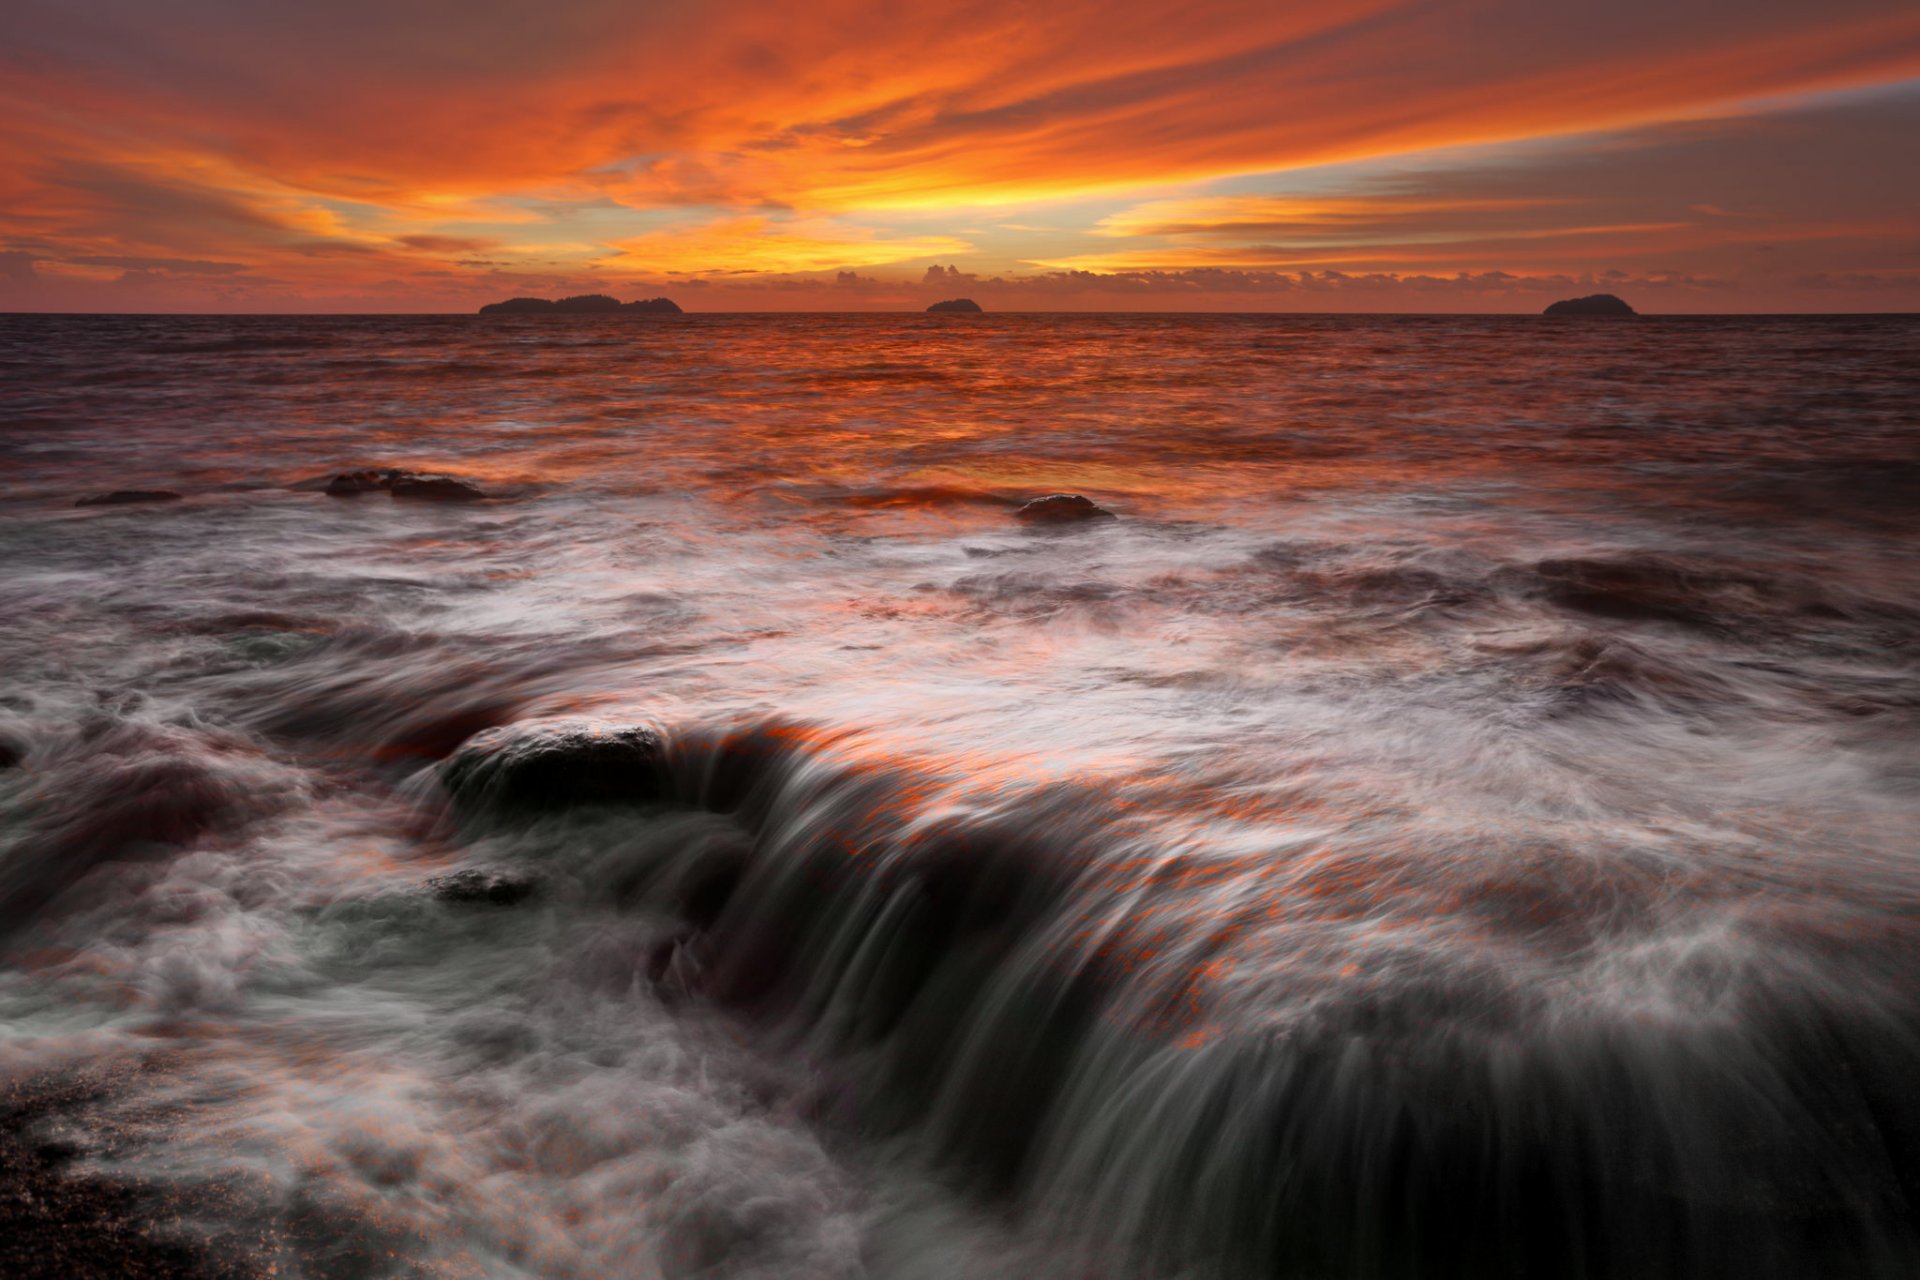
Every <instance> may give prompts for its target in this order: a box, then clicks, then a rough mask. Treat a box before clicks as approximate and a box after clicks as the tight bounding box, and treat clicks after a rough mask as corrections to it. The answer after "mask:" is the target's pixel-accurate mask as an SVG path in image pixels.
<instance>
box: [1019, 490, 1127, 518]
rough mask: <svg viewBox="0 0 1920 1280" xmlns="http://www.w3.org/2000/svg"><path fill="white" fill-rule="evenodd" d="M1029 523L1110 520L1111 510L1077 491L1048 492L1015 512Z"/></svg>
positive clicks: (1111, 516)
mask: <svg viewBox="0 0 1920 1280" xmlns="http://www.w3.org/2000/svg"><path fill="white" fill-rule="evenodd" d="M1015 514H1016V515H1018V516H1019V517H1020V519H1022V520H1025V521H1027V522H1028V523H1029V524H1071V523H1073V522H1075V521H1079V520H1111V519H1113V518H1114V516H1113V512H1111V511H1108V510H1107V509H1106V508H1105V507H1102V506H1098V505H1096V504H1095V503H1094V501H1093V500H1092V499H1091V498H1084V497H1082V496H1080V495H1079V494H1077V493H1049V494H1047V495H1046V496H1045V497H1040V498H1034V499H1031V500H1030V501H1028V502H1026V503H1025V504H1024V505H1022V506H1021V508H1020V510H1019V511H1017V512H1016V513H1015Z"/></svg>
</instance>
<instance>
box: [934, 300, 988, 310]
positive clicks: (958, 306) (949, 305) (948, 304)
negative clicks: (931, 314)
mask: <svg viewBox="0 0 1920 1280" xmlns="http://www.w3.org/2000/svg"><path fill="white" fill-rule="evenodd" d="M980 309H981V308H980V304H979V303H977V302H975V301H974V300H973V299H972V298H948V299H947V300H946V301H945V302H936V303H934V304H933V305H932V306H930V307H928V308H927V310H929V311H966V312H975V311H979V310H980Z"/></svg>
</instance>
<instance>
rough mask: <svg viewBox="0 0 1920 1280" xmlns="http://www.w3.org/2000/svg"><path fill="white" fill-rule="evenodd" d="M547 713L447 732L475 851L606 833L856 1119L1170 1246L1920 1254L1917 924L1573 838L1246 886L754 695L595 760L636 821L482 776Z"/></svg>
mask: <svg viewBox="0 0 1920 1280" xmlns="http://www.w3.org/2000/svg"><path fill="white" fill-rule="evenodd" d="M589 732H591V731H589ZM551 734H552V731H551V730H550V729H549V728H546V727H543V726H539V725H530V726H527V727H525V728H524V729H522V730H518V731H509V732H506V733H496V734H494V735H490V736H488V737H487V738H485V739H483V740H481V741H480V742H479V743H477V744H475V745H474V746H472V747H471V748H469V749H466V750H464V751H463V753H460V754H456V756H455V757H454V762H453V763H452V764H450V765H448V766H446V767H445V768H443V770H442V771H441V774H440V775H439V776H441V777H442V778H444V780H445V783H446V786H447V787H449V788H451V791H452V805H453V807H452V808H451V809H449V810H447V817H446V820H447V821H450V822H453V823H454V824H455V826H456V828H457V829H458V830H460V831H463V832H464V833H465V834H466V836H467V837H468V838H469V839H482V838H485V839H494V840H496V841H497V839H498V837H497V836H492V835H489V833H498V832H501V831H504V830H512V829H515V828H516V826H518V827H520V828H521V829H524V828H525V827H526V825H527V824H531V825H532V826H533V827H534V828H537V829H540V830H542V831H544V832H545V833H546V835H545V839H544V840H543V841H542V842H540V847H542V848H545V849H548V850H549V856H559V857H564V856H565V855H559V854H553V853H552V852H551V851H552V850H553V849H555V848H556V847H564V842H561V845H560V846H556V844H555V840H556V839H557V837H556V834H555V833H556V830H557V829H556V828H555V827H554V824H555V823H560V824H562V826H563V827H564V824H565V823H567V822H569V821H576V820H577V821H589V820H590V821H594V822H602V823H615V824H617V825H618V826H619V828H620V829H621V830H623V831H625V832H626V833H627V835H626V836H625V837H624V838H621V839H610V838H609V839H600V840H591V839H590V840H586V841H584V844H583V847H584V846H592V847H593V848H594V849H595V850H597V851H596V852H594V853H592V854H590V855H581V860H580V861H579V862H578V863H577V864H576V865H574V866H573V867H572V868H571V869H570V873H571V874H573V875H576V876H578V877H580V879H581V882H582V884H583V885H584V886H585V887H586V889H585V891H587V892H589V893H598V894H601V895H604V896H605V897H606V898H609V899H611V900H613V901H615V902H617V903H619V904H620V905H621V906H622V907H623V908H624V909H627V910H644V911H649V912H660V913H665V914H667V915H668V916H670V917H672V918H673V919H675V920H677V921H678V922H679V925H678V927H677V928H676V929H674V930H672V931H669V932H668V933H667V934H665V935H663V939H662V941H661V942H660V943H659V944H658V945H657V946H656V948H655V950H654V951H653V953H652V954H650V956H649V957H648V959H647V961H646V969H647V972H648V973H649V975H650V976H651V977H652V979H653V980H655V981H656V982H659V983H662V984H671V985H672V986H673V987H674V988H675V990H676V991H677V992H678V993H679V994H680V995H681V996H682V997H688V996H691V997H698V998H703V999H708V1000H713V1001H717V1002H719V1003H721V1004H723V1005H726V1006H728V1007H731V1008H733V1009H735V1010H736V1011H738V1012H740V1013H742V1014H743V1015H745V1016H748V1017H749V1018H750V1019H752V1020H753V1021H754V1022H755V1023H756V1024H757V1025H759V1026H760V1027H761V1028H762V1030H763V1033H764V1034H765V1035H766V1036H767V1037H769V1039H770V1040H771V1041H773V1042H774V1043H775V1044H781V1045H785V1046H786V1047H787V1048H788V1049H790V1050H793V1051H804V1052H806V1053H809V1054H813V1055H818V1056H819V1057H820V1058H821V1059H822V1060H826V1061H831V1062H833V1063H834V1064H836V1066H835V1070H836V1072H838V1073H839V1075H840V1077H841V1084H842V1087H841V1089H840V1091H839V1092H840V1096H842V1097H843V1098H844V1099H845V1102H844V1103H843V1104H842V1105H841V1107H840V1108H839V1109H838V1113H837V1114H836V1115H834V1116H833V1117H832V1118H834V1119H836V1120H837V1121H839V1122H840V1123H843V1124H849V1125H852V1126H855V1127H857V1128H859V1129H862V1130H865V1131H868V1132H874V1133H885V1134H895V1135H906V1136H908V1137H910V1138H911V1140H912V1141H913V1142H914V1143H915V1144H916V1145H918V1146H919V1147H920V1149H922V1150H923V1151H924V1152H925V1153H926V1154H927V1155H928V1156H929V1157H930V1158H932V1159H933V1160H935V1161H936V1162H938V1163H939V1164H941V1165H942V1166H944V1167H947V1168H949V1169H951V1170H953V1171H956V1172H958V1173H960V1174H962V1175H964V1176H966V1177H968V1178H970V1179H971V1180H972V1181H973V1182H974V1184H975V1185H976V1187H977V1188H978V1189H979V1190H980V1191H981V1192H982V1193H983V1194H987V1195H990V1196H995V1197H1000V1198H1003V1199H1004V1200H1005V1201H1006V1202H1007V1203H1009V1204H1011V1205H1013V1206H1015V1207H1017V1208H1019V1209H1020V1210H1021V1211H1023V1212H1026V1213H1029V1214H1034V1215H1052V1216H1055V1217H1058V1218H1060V1219H1062V1220H1063V1221H1067V1222H1071V1223H1073V1224H1075V1225H1076V1226H1077V1227H1078V1228H1079V1229H1081V1230H1084V1231H1085V1232H1086V1233H1088V1234H1089V1235H1100V1236H1104V1237H1106V1238H1109V1239H1118V1240H1123V1241H1125V1242H1127V1243H1128V1244H1129V1245H1130V1246H1131V1247H1132V1248H1133V1249H1134V1250H1135V1251H1137V1252H1138V1254H1139V1255H1140V1256H1142V1257H1145V1258H1149V1259H1153V1260H1155V1261H1156V1263H1157V1264H1158V1265H1164V1266H1166V1267H1180V1266H1185V1267H1192V1268H1198V1269H1199V1271H1201V1272H1203V1273H1206V1274H1214V1273H1220V1274H1282V1275H1343V1276H1367V1275H1379V1276H1402V1275H1414V1274H1420V1275H1442V1276H1451V1275H1460V1276H1468V1275H1475V1276H1477V1275H1487V1274H1506V1273H1534V1272H1540V1273H1546V1272H1552V1273H1555V1274H1592V1275H1632V1276H1648V1275H1689V1276H1692V1275H1719V1274H1727V1275H1733V1274H1736V1273H1739V1274H1746V1275H1780V1276H1790V1275H1804V1274H1816V1273H1846V1269H1847V1268H1849V1267H1851V1268H1854V1269H1856V1270H1859V1272H1860V1273H1861V1274H1887V1275H1893V1274H1896V1273H1898V1270H1899V1268H1900V1267H1902V1266H1906V1265H1911V1264H1912V1263H1913V1262H1914V1261H1915V1260H1916V1259H1920V1252H1916V1250H1920V1239H1916V1236H1915V1233H1914V1230H1913V1217H1912V1207H1913V1206H1914V1205H1915V1204H1920V1102H1916V1101H1915V1098H1914V1095H1913V1094H1912V1091H1911V1089H1910V1088H1909V1087H1908V1083H1907V1082H1908V1081H1910V1080H1911V1079H1912V1078H1915V1077H1916V1073H1920V1007H1917V1006H1916V1001H1915V1000H1914V997H1913V994H1912V992H1911V991H1910V990H1909V989H1907V988H1906V987H1905V985H1904V984H1903V982H1902V981H1901V979H1900V977H1899V974H1900V970H1901V963H1900V958H1901V957H1902V956H1903V955H1910V954H1912V947H1913V945H1914V943H1915V941H1916V937H1915V933H1916V928H1915V926H1914V924H1913V922H1912V921H1911V920H1908V921H1906V922H1905V923H1904V924H1892V925H1888V924H1882V925H1881V926H1880V928H1879V930H1878V932H1877V933H1862V934H1859V935H1857V936H1856V935H1854V934H1851V933H1850V932H1849V930H1848V928H1847V927H1846V926H1845V924H1844V919H1845V913H1844V911H1843V910H1841V909H1840V908H1834V907H1832V906H1831V904H1829V905H1828V907H1827V908H1826V909H1828V910H1834V911H1839V912H1840V917H1841V919H1842V923H1841V924H1839V925H1831V924H1830V925H1826V926H1819V927H1816V926H1815V925H1813V924H1812V923H1810V921H1811V919H1812V917H1811V916H1810V915H1808V914H1806V913H1796V912H1794V911H1792V910H1790V909H1789V908H1788V907H1787V906H1786V905H1785V904H1784V903H1783V902H1781V901H1779V900H1775V899H1768V898H1765V897H1764V896H1751V897H1743V896H1742V895H1737V894H1729V895H1725V896H1722V897H1716V894H1715V893H1714V892H1709V891H1704V890H1703V891H1701V892H1699V893H1695V894H1689V893H1682V894H1678V895H1676V894H1675V892H1674V889H1673V886H1672V884H1671V881H1670V878H1669V876H1670V873H1669V872H1668V871H1667V870H1666V869H1665V868H1664V867H1650V866H1636V864H1635V863H1634V862H1633V860H1632V859H1623V860H1621V861H1620V862H1619V863H1618V864H1617V865H1612V864H1606V863H1604V862H1602V863H1596V862H1595V860H1594V857H1593V855H1592V854H1591V853H1582V852H1576V851H1573V850H1546V851H1534V852H1532V853H1530V854H1527V855H1526V857H1525V858H1524V859H1523V865H1521V866H1518V867H1514V866H1511V865H1508V864H1506V863H1504V862H1503V860H1502V859H1501V858H1500V857H1498V856H1493V854H1492V853H1491V852H1490V851H1488V850H1486V849H1471V850H1468V849H1454V850H1447V849H1445V848H1444V847H1441V848H1435V849H1429V850H1413V851H1408V853H1407V854H1406V855H1402V856H1395V854H1394V851H1392V850H1391V849H1389V850H1387V851H1366V850H1362V851H1356V852H1351V853H1349V854H1348V855H1346V856H1345V857H1344V858H1339V857H1331V856H1330V855H1327V856H1323V857H1322V858H1321V859H1320V860H1319V861H1317V862H1316V860H1315V859H1314V858H1311V857H1305V856H1304V855H1301V854H1299V853H1295V854H1292V855H1281V854H1277V853H1276V854H1274V855H1272V856H1271V858H1269V859H1266V860H1264V861H1265V864H1266V865H1265V866H1263V867H1262V868H1261V869H1259V870H1257V871H1253V872H1251V873H1249V871H1248V868H1245V867H1235V866H1232V865H1230V864H1227V865H1223V864H1219V863H1214V862H1210V861H1208V860H1205V859H1195V858H1192V857H1188V856H1181V855H1174V854H1170V853H1168V852H1166V851H1163V850H1157V849H1155V848H1154V847H1152V845H1151V844H1150V843H1143V841H1142V839H1141V838H1140V837H1139V836H1138V835H1137V834H1130V833H1129V832H1128V831H1127V830H1126V828H1125V825H1124V824H1123V823H1121V822H1119V821H1118V820H1117V819H1116V818H1115V817H1114V816H1113V815H1112V814H1111V812H1110V810H1108V809H1107V808H1106V807H1105V806H1103V805H1102V804H1100V803H1099V801H1098V797H1097V796H1094V795H1092V794H1090V793H1088V792H1087V791H1085V790H1083V789H1079V788H1074V787H1056V788H1052V789H1048V790H1043V791H1041V792H1039V793H1036V794H1027V795H1024V796H1021V797H1020V798H1019V799H1018V800H1017V802H1016V801H1013V800H1008V801H1007V802H1006V803H1004V804H1001V805H998V806H996V807H993V808H990V809H987V810H981V809H979V808H972V809H956V808H954V807H953V806H952V805H951V803H950V802H949V801H947V800H944V799H942V797H943V795H945V792H944V791H943V789H942V788H941V786H940V784H939V780H938V779H934V778H930V777H927V776H925V775H923V774H920V773H917V772H916V771H915V770H913V769H910V768H907V767H905V766H902V765H898V764H895V763H891V762H887V761H871V760H863V759H861V758H860V754H859V752H858V751H857V750H855V749H853V748H854V746H855V745H856V744H855V740H851V739H847V738H845V737H841V736H837V735H825V734H822V733H820V732H818V731H815V730H812V729H808V728H806V727H803V726H798V725H793V724H784V723H778V722H770V723H762V724H757V725H752V726H746V727H740V728H733V729H725V730H719V729H708V730H696V731H690V732H683V733H680V734H678V735H675V736H673V737H671V738H670V740H668V741H666V742H665V743H664V744H660V743H659V742H658V740H657V739H649V740H650V741H653V742H655V743H656V745H655V746H653V747H649V748H647V749H645V750H643V751H639V752H638V753H637V754H633V755H632V756H631V757H630V758H628V759H627V760H626V763H625V764H623V765H620V766H618V767H619V768H625V769H628V770H630V771H631V772H630V774H629V777H630V783H631V791H630V793H629V795H628V796H627V797H626V798H628V799H630V800H632V801H633V802H634V803H636V804H640V805H642V806H643V808H644V812H640V813H636V814H634V815H633V816H631V817H627V818H620V817H618V816H617V814H618V811H617V810H609V809H607V807H606V805H605V803H594V804H589V805H587V806H586V807H585V808H583V809H581V810H580V811H579V813H578V814H576V815H575V816H574V818H568V817H565V816H561V817H556V816H555V814H554V812H553V810H552V809H551V808H542V809H539V810H537V811H519V812H517V813H516V812H514V811H512V810H510V809H502V808H501V807H500V805H499V804H497V803H494V801H495V800H497V799H498V797H497V796H495V797H493V799H492V800H485V801H484V802H483V801H481V800H478V799H476V792H475V791H474V790H473V789H472V788H471V787H470V786H469V785H468V779H470V778H471V777H472V776H473V766H474V760H475V758H476V754H475V753H478V754H479V755H480V756H485V755H486V754H487V753H490V752H495V751H498V750H500V749H502V746H503V745H504V744H508V743H517V744H519V745H518V747H517V749H519V750H531V751H534V752H536V753H537V752H538V751H539V750H540V749H542V743H546V744H548V745H554V744H557V743H559V742H561V739H560V738H555V737H553V736H551ZM542 735H547V736H544V737H543V736H542ZM555 749H556V750H560V751H561V752H562V755H564V753H565V748H564V747H563V746H556V747H555ZM592 796H593V798H594V799H595V800H597V801H601V802H604V801H605V800H606V799H608V793H607V790H606V788H605V787H604V786H602V787H600V788H597V789H595V790H594V791H593V792H592ZM437 803H445V802H444V801H443V802H437ZM1102 815H1104V816H1102ZM502 824H505V825H504V826H503V825H502ZM1448 855H1451V856H1448ZM1303 862H1304V863H1306V864H1309V865H1306V866H1303V865H1302V864H1303ZM1503 867H1504V868H1505V871H1506V873H1507V874H1502V873H1501V868H1503ZM1276 880H1277V881H1279V882H1280V883H1279V884H1275V883H1273V882H1274V881H1276ZM1256 889H1259V890H1264V893H1263V894H1256V893H1255V891H1256ZM1433 917H1437V918H1438V920H1439V923H1438V925H1437V926H1436V925H1434V924H1433V923H1432V918H1433ZM1396 934H1398V935H1399V936H1398V937H1396ZM1356 936H1358V937H1361V938H1364V939H1366V941H1365V944H1364V945H1363V946H1361V947H1359V948H1357V949H1356V948H1355V947H1354V946H1353V943H1352V941H1351V940H1352V939H1354V938H1355V937H1356ZM1330 954H1336V955H1339V956H1351V957H1359V959H1356V960H1349V961H1347V963H1348V964H1349V966H1354V967H1359V968H1363V969H1364V970H1365V972H1353V971H1352V968H1351V967H1350V968H1349V969H1341V970H1332V971H1330V970H1329V967H1328V966H1329V963H1330ZM1903 991H1904V992H1905V994H1901V993H1902V992H1903ZM1822 1268H1838V1269H1839V1272H1834V1271H1826V1272H1823V1271H1822Z"/></svg>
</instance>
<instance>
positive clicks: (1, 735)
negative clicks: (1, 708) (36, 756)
mask: <svg viewBox="0 0 1920 1280" xmlns="http://www.w3.org/2000/svg"><path fill="white" fill-rule="evenodd" d="M26 758H27V743H26V740H25V739H24V738H20V737H16V736H15V735H13V734H12V733H9V732H8V731H6V730H5V729H0V769H12V768H15V767H17V766H18V765H19V763H20V762H21V761H22V760H25V759H26Z"/></svg>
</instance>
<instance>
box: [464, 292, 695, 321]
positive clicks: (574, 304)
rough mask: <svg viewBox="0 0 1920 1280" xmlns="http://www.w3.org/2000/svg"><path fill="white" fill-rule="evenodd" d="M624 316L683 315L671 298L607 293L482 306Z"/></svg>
mask: <svg viewBox="0 0 1920 1280" xmlns="http://www.w3.org/2000/svg"><path fill="white" fill-rule="evenodd" d="M616 311H617V312H619V313H621V314H623V315H633V314H636V313H642V314H647V315H673V316H677V315H680V314H681V311H680V308H679V306H678V305H677V304H675V302H674V300H673V299H672V298H646V299H643V300H642V301H639V302H622V301H620V299H618V298H609V297H608V296H607V295H606V294H604V293H583V294H580V295H579V296H578V297H573V298H561V299H560V300H559V301H557V302H556V301H554V300H553V299H551V298H508V299H507V300H506V301H505V302H489V303H488V304H487V305H486V306H484V307H482V308H480V314H481V315H483V316H545V315H565V316H586V315H608V314H611V313H613V312H616Z"/></svg>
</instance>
